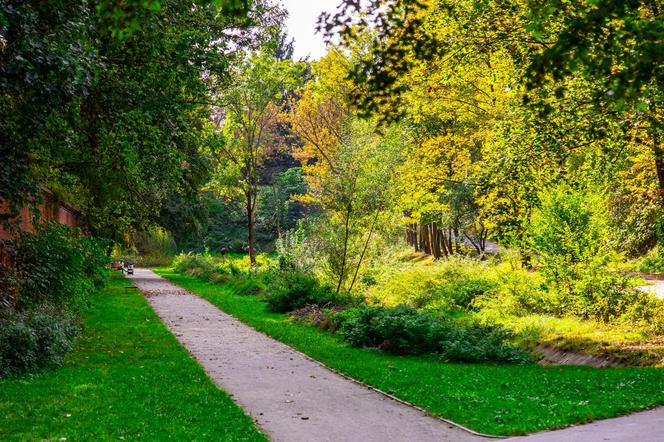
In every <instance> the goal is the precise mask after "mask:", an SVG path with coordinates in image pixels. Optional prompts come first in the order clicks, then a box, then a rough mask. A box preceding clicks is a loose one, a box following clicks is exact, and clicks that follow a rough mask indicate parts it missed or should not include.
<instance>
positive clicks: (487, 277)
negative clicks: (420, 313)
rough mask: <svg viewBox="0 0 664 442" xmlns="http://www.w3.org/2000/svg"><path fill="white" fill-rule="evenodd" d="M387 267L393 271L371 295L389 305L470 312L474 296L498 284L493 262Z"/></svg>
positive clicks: (454, 259) (456, 260)
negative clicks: (468, 310) (494, 274)
mask: <svg viewBox="0 0 664 442" xmlns="http://www.w3.org/2000/svg"><path fill="white" fill-rule="evenodd" d="M385 265H386V266H392V268H393V270H392V271H390V272H388V273H387V274H386V275H383V276H382V277H381V281H379V283H378V285H377V287H375V288H372V289H370V291H369V296H370V297H371V298H372V299H375V300H376V301H378V302H380V303H382V304H385V305H389V306H396V305H398V304H408V305H410V306H412V307H416V308H423V307H425V308H431V309H436V310H442V311H445V310H450V309H467V308H469V307H471V304H472V301H473V299H475V297H477V296H479V295H482V294H484V293H486V292H488V291H490V290H492V289H494V287H496V285H497V284H496V281H495V277H494V276H493V275H492V272H493V271H494V269H493V267H492V266H491V265H490V263H488V262H482V261H478V260H474V259H469V258H457V257H452V258H450V259H447V260H442V261H439V262H435V263H431V264H429V265H408V266H395V263H387V264H385Z"/></svg>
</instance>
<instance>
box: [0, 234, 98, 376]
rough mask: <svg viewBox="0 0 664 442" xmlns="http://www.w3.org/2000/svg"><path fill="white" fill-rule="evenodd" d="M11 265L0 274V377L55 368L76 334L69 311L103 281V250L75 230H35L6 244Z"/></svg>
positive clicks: (82, 303) (92, 240) (82, 302)
mask: <svg viewBox="0 0 664 442" xmlns="http://www.w3.org/2000/svg"><path fill="white" fill-rule="evenodd" d="M8 243H9V246H10V247H9V250H10V252H11V253H10V262H11V263H12V264H11V265H4V266H3V268H0V270H1V271H2V272H3V276H2V277H1V278H0V286H1V287H0V289H2V291H3V294H2V295H0V303H1V304H2V307H3V309H2V310H0V375H7V374H10V373H11V374H18V373H21V372H24V371H33V370H36V369H38V368H43V367H45V366H48V365H51V364H58V363H59V362H60V360H61V358H62V356H63V355H64V354H65V353H66V352H67V351H68V350H69V349H70V348H71V342H72V339H73V337H74V335H75V334H76V330H77V327H76V326H75V321H74V316H73V315H72V314H70V313H68V308H72V307H80V306H82V305H84V303H85V299H86V297H87V296H88V295H89V294H90V293H91V292H93V291H96V290H97V289H98V288H99V287H101V286H102V285H103V284H104V282H105V279H106V271H105V269H104V267H105V264H106V263H107V262H108V258H107V256H106V255H105V253H104V244H103V243H102V242H100V241H99V240H97V239H95V238H90V237H84V236H82V234H81V231H80V230H79V229H76V228H71V227H68V226H64V225H60V224H57V223H45V224H42V225H39V226H38V228H37V231H36V233H34V234H32V233H28V232H23V233H22V234H21V235H20V236H19V237H18V238H16V239H15V240H12V241H9V242H8Z"/></svg>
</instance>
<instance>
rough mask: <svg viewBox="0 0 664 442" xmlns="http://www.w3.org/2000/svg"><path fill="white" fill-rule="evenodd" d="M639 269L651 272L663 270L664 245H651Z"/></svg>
mask: <svg viewBox="0 0 664 442" xmlns="http://www.w3.org/2000/svg"><path fill="white" fill-rule="evenodd" d="M639 270H640V271H641V272H652V273H660V272H664V247H662V246H661V245H656V246H655V247H653V248H652V249H651V250H650V251H649V252H648V253H647V254H646V256H645V257H644V258H643V261H641V265H640V266H639Z"/></svg>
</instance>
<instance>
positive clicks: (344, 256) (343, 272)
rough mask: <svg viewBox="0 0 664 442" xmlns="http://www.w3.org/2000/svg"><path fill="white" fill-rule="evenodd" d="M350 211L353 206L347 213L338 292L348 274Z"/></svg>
mask: <svg viewBox="0 0 664 442" xmlns="http://www.w3.org/2000/svg"><path fill="white" fill-rule="evenodd" d="M350 213H351V208H350V207H349V208H348V212H347V213H346V227H345V229H346V230H345V232H344V251H343V256H342V258H341V272H340V274H339V283H338V284H337V293H339V291H340V290H341V284H343V282H344V276H346V258H347V255H348V237H349V236H350V229H349V227H348V225H349V223H350Z"/></svg>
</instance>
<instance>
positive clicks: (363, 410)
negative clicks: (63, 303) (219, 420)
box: [130, 269, 482, 442]
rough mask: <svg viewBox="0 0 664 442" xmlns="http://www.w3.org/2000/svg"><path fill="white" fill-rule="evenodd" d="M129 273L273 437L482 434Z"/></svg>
mask: <svg viewBox="0 0 664 442" xmlns="http://www.w3.org/2000/svg"><path fill="white" fill-rule="evenodd" d="M130 278H131V279H132V280H133V282H134V283H135V284H136V285H137V286H138V287H139V288H140V289H141V291H143V292H144V293H145V294H146V295H147V297H148V301H149V302H150V304H151V305H152V307H153V308H154V310H155V311H156V312H157V314H158V315H159V317H160V318H161V319H162V320H163V321H164V323H165V324H166V325H167V326H168V328H169V329H170V330H171V331H172V332H173V334H174V335H175V336H176V337H177V338H178V339H179V340H180V342H181V343H182V344H183V345H184V346H185V347H186V348H187V349H188V350H189V352H190V353H191V354H192V355H193V356H194V357H195V358H196V359H197V360H198V362H199V363H200V364H201V365H202V366H203V368H205V370H206V371H207V373H208V374H209V376H210V377H211V378H212V379H213V380H214V381H215V382H216V383H217V384H218V385H219V386H220V387H221V388H222V389H223V390H225V391H226V392H228V393H229V394H230V395H232V397H233V399H234V400H235V402H237V403H238V404H239V405H240V406H241V407H242V408H243V409H244V410H245V411H246V412H247V413H249V415H251V417H253V418H254V420H255V421H256V423H257V424H258V426H259V427H260V429H261V430H262V431H263V432H264V433H265V434H266V435H268V437H269V438H270V439H271V440H273V441H289V442H290V441H307V442H314V441H336V442H342V441H363V442H364V441H366V442H370V441H376V442H379V441H380V442H386V441H418V442H426V441H455V442H456V441H458V442H464V441H477V440H482V438H480V437H477V436H474V435H472V434H470V433H467V432H465V431H463V430H461V429H459V428H456V427H454V426H452V425H449V424H446V423H445V422H443V421H440V420H438V419H434V418H431V417H429V416H426V415H425V414H424V413H422V412H420V411H418V410H416V409H414V408H412V407H409V406H407V405H404V404H401V403H399V402H397V401H394V400H391V399H389V398H387V397H385V396H383V395H381V394H380V393H377V392H375V391H372V390H369V389H367V388H366V387H363V386H361V385H359V384H357V383H355V382H352V381H350V380H348V379H345V378H343V377H341V376H339V375H337V374H335V373H333V372H332V371H330V370H328V369H326V368H324V367H323V366H321V365H320V364H318V363H316V362H314V361H311V360H309V359H308V358H306V357H305V356H304V355H302V354H301V353H298V352H296V351H294V350H292V349H291V348H290V347H288V346H286V345H284V344H282V343H280V342H278V341H275V340H274V339H271V338H269V337H267V336H265V335H263V334H262V333H259V332H257V331H255V330H254V329H252V328H250V327H248V326H246V325H245V324H243V323H242V322H240V321H238V320H237V319H235V318H233V317H232V316H230V315H227V314H226V313H223V312H222V311H220V310H219V309H218V308H216V307H215V306H213V305H212V304H210V303H209V302H207V301H205V300H204V299H201V298H199V297H198V296H194V295H192V294H190V293H187V292H186V291H184V290H183V289H182V288H180V287H178V286H176V285H174V284H172V283H170V282H168V281H167V280H165V279H163V278H161V277H159V276H157V275H156V274H154V273H153V272H151V271H149V270H143V269H136V270H135V274H134V276H133V277H131V276H130ZM164 388H167V386H164Z"/></svg>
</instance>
